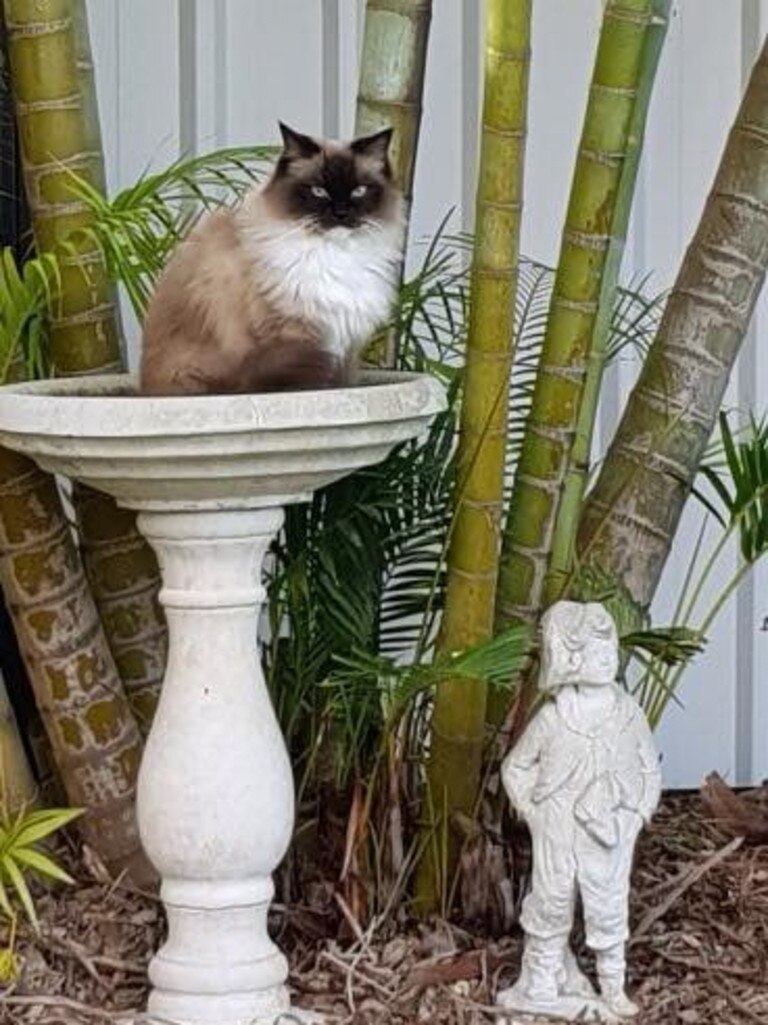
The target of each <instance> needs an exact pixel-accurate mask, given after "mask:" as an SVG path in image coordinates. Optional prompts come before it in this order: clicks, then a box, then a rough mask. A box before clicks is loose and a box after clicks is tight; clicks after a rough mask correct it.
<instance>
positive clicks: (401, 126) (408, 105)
mask: <svg viewBox="0 0 768 1025" xmlns="http://www.w3.org/2000/svg"><path fill="white" fill-rule="evenodd" d="M431 20H432V0H367V3H366V5H365V28H364V32H363V51H362V56H361V60H360V82H359V86H358V94H357V111H356V116H355V135H368V134H369V133H372V132H376V131H378V130H380V129H382V128H393V129H394V132H393V136H392V143H391V149H390V153H391V161H392V170H393V174H394V177H395V181H396V182H397V184H398V185H399V187H400V189H401V190H402V193H403V196H404V197H405V202H406V209H407V210H408V211H410V205H411V199H412V196H413V176H414V171H415V168H416V151H417V148H418V143H419V129H420V127H421V110H422V95H423V92H424V72H425V68H426V62H427V44H428V42H429V26H430V22H431ZM396 356H397V339H396V338H395V335H394V332H392V331H390V332H387V333H386V334H385V335H383V336H382V337H380V338H376V339H373V341H372V343H371V345H370V346H369V347H368V350H367V352H366V359H368V360H369V361H370V362H372V363H376V364H378V365H379V366H394V365H395V361H396Z"/></svg>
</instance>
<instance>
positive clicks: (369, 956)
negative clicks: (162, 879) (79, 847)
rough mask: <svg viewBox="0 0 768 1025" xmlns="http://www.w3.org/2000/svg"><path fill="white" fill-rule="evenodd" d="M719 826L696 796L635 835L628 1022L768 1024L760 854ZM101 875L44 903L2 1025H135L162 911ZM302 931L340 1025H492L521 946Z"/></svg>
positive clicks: (299, 957)
mask: <svg viewBox="0 0 768 1025" xmlns="http://www.w3.org/2000/svg"><path fill="white" fill-rule="evenodd" d="M730 826H731V828H730V830H729V827H728V823H726V824H725V825H718V824H715V822H714V821H713V819H712V815H711V811H710V810H705V806H704V804H703V803H702V800H701V798H700V797H699V796H698V795H688V796H683V795H675V796H670V797H667V798H666V799H665V801H664V802H663V805H662V808H661V809H660V811H659V813H658V815H657V817H656V819H655V821H654V825H653V827H652V828H651V829H650V830H649V831H648V832H647V833H646V834H645V835H644V836H643V838H642V841H641V846H640V850H639V856H638V862H637V868H636V872H635V885H634V893H633V921H634V931H633V939H632V942H631V948H630V951H629V961H630V966H631V978H630V990H631V992H632V994H633V996H634V998H635V999H636V1000H637V1001H638V1002H639V1003H640V1004H641V1006H642V1013H641V1016H640V1017H639V1018H638V1019H636V1021H637V1022H638V1025H673V1023H674V1025H676V1023H686V1025H696V1023H702V1025H731V1023H733V1025H742V1023H743V1025H748V1023H762V1025H768V842H766V840H765V838H759V839H757V840H750V839H744V838H742V837H739V836H734V835H733V828H732V827H733V823H731V824H730ZM94 876H96V877H97V878H95V879H94ZM98 876H99V870H98V866H94V865H93V864H91V865H90V866H89V865H87V864H83V865H81V866H80V869H79V885H78V886H77V887H75V888H72V889H70V890H66V891H61V890H59V891H57V892H56V893H55V895H54V894H47V895H43V896H41V897H40V900H39V904H38V907H39V913H40V917H41V926H42V928H41V934H40V936H39V937H37V938H33V937H32V936H31V935H30V934H28V933H26V932H25V933H24V934H23V935H22V936H21V937H20V939H19V944H18V953H19V956H20V959H21V974H20V976H19V978H18V980H17V982H16V984H15V985H13V986H12V987H10V988H8V989H6V990H5V991H0V1025H22V1023H23V1025H30V1023H36V1025H94V1023H98V1022H107V1021H112V1022H123V1023H125V1025H127V1023H128V1022H132V1021H134V1020H135V1021H136V1022H140V1021H143V1020H144V1019H143V1018H142V1017H141V1016H135V1014H131V1012H132V1011H135V1009H136V1008H140V1007H142V1006H143V1002H144V999H145V995H146V982H145V980H146V965H147V961H148V959H149V957H150V955H151V952H152V950H153V949H154V948H155V946H156V944H157V942H158V940H159V939H160V937H161V934H162V929H163V923H162V911H161V907H160V905H159V902H158V901H157V899H156V898H155V897H153V896H151V895H147V894H145V895H141V894H137V893H136V892H134V891H132V890H130V889H128V888H126V887H125V886H123V885H121V884H120V883H119V882H118V883H115V882H110V881H108V880H101V881H99V879H98ZM312 921H313V915H312V913H311V910H309V909H301V908H292V909H278V912H277V914H276V917H275V926H276V932H277V933H278V938H279V940H280V942H281V943H282V945H283V946H284V948H285V949H286V953H287V954H288V955H289V958H290V961H291V965H292V976H291V984H292V987H293V989H294V993H295V999H296V1003H297V1004H299V1005H301V1006H304V1007H310V1008H313V1009H315V1010H317V1011H321V1012H325V1013H327V1014H328V1015H329V1016H331V1015H332V1016H333V1017H332V1020H334V1021H338V1022H344V1023H348V1025H379V1023H382V1025H383V1023H387V1025H412V1023H434V1025H483V1023H488V1022H493V1020H494V1015H493V1009H492V1002H493V1000H492V998H493V994H494V993H495V991H496V989H497V988H498V986H499V985H509V984H510V983H511V982H512V981H513V979H514V978H515V976H516V973H517V969H518V965H519V955H520V939H519V937H517V936H510V937H507V938H505V939H503V940H501V941H492V942H489V941H487V940H485V939H483V938H482V937H479V936H477V935H472V934H470V933H468V932H465V931H464V930H462V929H460V928H458V927H456V926H455V925H449V924H447V923H441V922H432V923H430V924H428V925H427V924H419V925H415V924H414V925H412V926H410V927H407V928H401V929H400V930H399V931H398V930H397V928H396V927H395V925H394V924H393V923H386V924H384V925H383V926H382V927H381V928H379V929H378V930H377V931H373V932H370V931H369V933H367V934H366V935H365V936H362V937H360V938H358V939H357V940H356V941H353V942H351V943H345V944H343V943H340V942H339V941H337V940H334V939H330V938H328V937H322V936H317V935H312V933H313V931H314V932H322V928H317V929H316V930H315V929H314V928H313V926H312V924H311V923H312ZM587 966H588V961H587ZM286 1025H289V1023H288V1022H287V1021H286Z"/></svg>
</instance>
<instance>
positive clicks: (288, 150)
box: [278, 121, 320, 160]
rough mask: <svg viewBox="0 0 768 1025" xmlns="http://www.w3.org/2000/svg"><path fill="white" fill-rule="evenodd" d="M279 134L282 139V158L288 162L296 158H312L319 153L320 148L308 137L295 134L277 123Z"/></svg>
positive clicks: (299, 133) (285, 126)
mask: <svg viewBox="0 0 768 1025" xmlns="http://www.w3.org/2000/svg"><path fill="white" fill-rule="evenodd" d="M278 124H279V125H280V134H281V135H282V137H283V156H284V157H287V158H288V159H289V160H293V159H295V158H297V157H305V158H306V157H314V156H315V155H316V154H318V153H319V152H320V146H319V145H318V143H316V142H315V140H314V139H313V138H311V137H310V136H309V135H302V134H301V132H295V131H294V130H293V128H289V127H288V125H286V124H283V122H282V121H278Z"/></svg>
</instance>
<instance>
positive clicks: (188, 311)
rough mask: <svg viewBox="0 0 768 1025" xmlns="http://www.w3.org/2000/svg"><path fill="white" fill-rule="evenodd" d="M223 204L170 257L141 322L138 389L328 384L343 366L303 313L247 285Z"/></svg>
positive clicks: (181, 391)
mask: <svg viewBox="0 0 768 1025" xmlns="http://www.w3.org/2000/svg"><path fill="white" fill-rule="evenodd" d="M251 276H252V269H251V263H250V261H249V260H248V259H247V256H246V254H245V252H244V251H243V243H242V239H241V237H240V235H239V234H238V232H237V228H236V223H235V216H234V213H233V212H232V211H231V210H218V211H216V212H215V213H214V214H212V215H211V216H209V217H207V218H206V219H205V220H204V221H203V222H202V224H200V225H199V226H198V227H197V228H195V230H194V231H193V232H192V234H191V235H190V237H189V238H188V239H187V240H186V241H185V242H184V243H183V245H181V246H180V247H179V249H178V250H177V252H176V253H175V254H174V256H173V257H172V259H171V261H170V263H169V264H168V267H167V268H166V271H165V273H164V275H163V277H162V279H161V281H160V283H159V285H158V288H157V290H156V292H155V296H154V299H153V301H152V304H151V306H150V309H149V311H148V314H147V319H146V321H145V325H144V348H143V352H142V362H141V372H140V377H141V390H142V392H143V393H144V394H148V395H151V394H160V395H195V394H208V393H217V392H218V393H221V394H226V393H230V392H259V391H279V390H293V389H297V388H303V387H307V386H308V385H309V386H312V387H318V388H322V387H330V386H332V385H334V384H337V383H341V382H342V381H343V380H344V378H345V376H346V370H347V368H346V367H344V366H343V365H342V364H341V363H340V362H339V361H338V360H336V359H335V358H334V357H333V355H332V354H330V353H328V352H327V351H326V350H325V349H324V348H323V347H322V345H321V338H320V334H319V331H318V330H317V328H316V327H315V326H314V325H313V324H311V323H309V322H308V321H307V320H306V319H302V318H300V317H287V316H285V315H284V314H281V313H279V312H278V311H276V310H271V309H270V307H269V304H268V302H267V301H266V299H265V298H264V297H263V296H262V295H260V293H259V290H258V289H254V288H253V287H252V285H253V283H252V280H251Z"/></svg>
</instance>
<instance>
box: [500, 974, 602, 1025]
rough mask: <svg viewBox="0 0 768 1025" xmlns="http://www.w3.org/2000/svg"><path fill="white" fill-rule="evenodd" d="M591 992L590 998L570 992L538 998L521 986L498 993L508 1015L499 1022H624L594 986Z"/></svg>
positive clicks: (507, 1023) (505, 1024) (517, 985)
mask: <svg viewBox="0 0 768 1025" xmlns="http://www.w3.org/2000/svg"><path fill="white" fill-rule="evenodd" d="M587 981H588V980H587ZM590 990H591V995H590V996H587V997H583V996H576V995H573V994H567V993H560V994H556V995H551V994H546V995H538V994H535V993H533V992H531V991H530V990H529V989H528V988H527V987H526V988H524V987H522V986H521V985H520V984H519V983H517V984H516V985H514V986H511V987H510V988H509V989H503V990H500V991H499V992H498V993H497V994H496V1004H497V1006H498V1007H499V1008H500V1009H501V1008H503V1009H504V1010H505V1011H506V1012H507V1013H506V1014H504V1015H500V1016H499V1017H498V1018H497V1019H496V1025H517V1023H518V1022H520V1023H522V1022H528V1021H530V1020H531V1019H534V1020H538V1019H540V1018H553V1019H554V1020H555V1021H573V1022H595V1023H597V1022H600V1023H605V1025H616V1023H618V1022H619V1021H620V1020H621V1018H620V1016H619V1015H618V1014H616V1013H615V1012H614V1011H613V1009H612V1008H609V1007H608V1006H607V1004H606V1003H605V1002H604V1001H603V1000H601V999H600V997H598V996H597V995H596V994H595V991H594V990H593V989H592V987H591V986H590ZM510 1012H511V1013H510Z"/></svg>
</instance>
